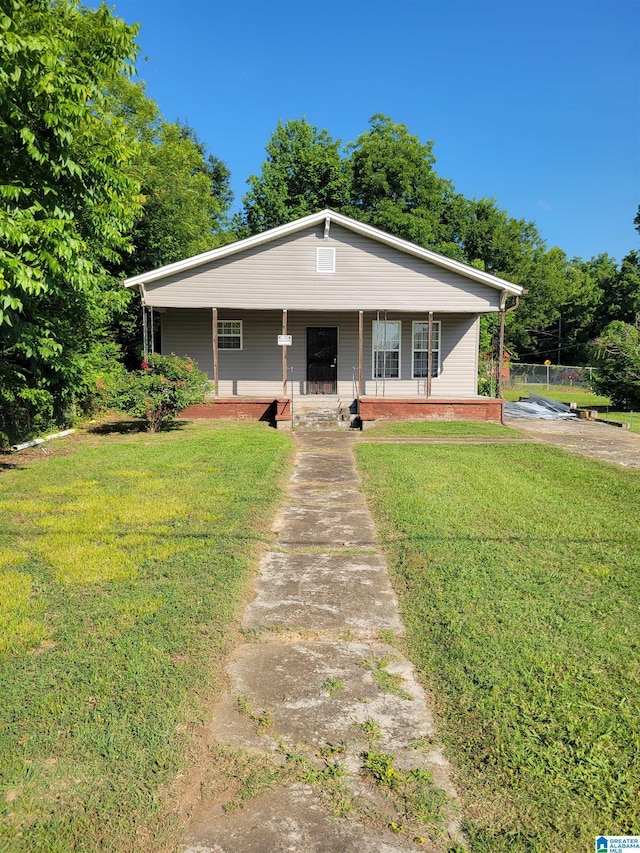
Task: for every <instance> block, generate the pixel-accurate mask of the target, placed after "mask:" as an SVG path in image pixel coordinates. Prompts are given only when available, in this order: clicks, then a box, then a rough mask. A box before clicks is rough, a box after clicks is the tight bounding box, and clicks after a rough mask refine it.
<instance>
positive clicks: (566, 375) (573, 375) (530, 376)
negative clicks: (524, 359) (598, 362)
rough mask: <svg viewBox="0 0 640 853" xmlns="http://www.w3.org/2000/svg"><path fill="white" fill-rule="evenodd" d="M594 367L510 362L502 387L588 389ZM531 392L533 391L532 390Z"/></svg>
mask: <svg viewBox="0 0 640 853" xmlns="http://www.w3.org/2000/svg"><path fill="white" fill-rule="evenodd" d="M594 373H595V368H594V367H568V366H566V365H562V364H522V363H518V362H513V361H512V362H511V364H510V365H509V370H508V375H507V376H506V377H505V378H504V383H503V384H504V386H505V387H506V388H512V387H513V386H516V385H538V386H544V387H545V388H548V387H549V386H550V385H564V386H566V387H568V388H569V387H574V386H578V387H582V388H590V387H591V380H592V378H593V374H594ZM532 390H533V389H532Z"/></svg>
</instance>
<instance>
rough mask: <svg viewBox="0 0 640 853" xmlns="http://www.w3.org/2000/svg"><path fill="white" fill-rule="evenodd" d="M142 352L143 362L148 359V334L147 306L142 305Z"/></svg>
mask: <svg viewBox="0 0 640 853" xmlns="http://www.w3.org/2000/svg"><path fill="white" fill-rule="evenodd" d="M142 352H143V354H144V360H145V361H146V360H147V358H148V357H149V332H148V328H147V306H146V305H145V304H144V302H143V303H142Z"/></svg>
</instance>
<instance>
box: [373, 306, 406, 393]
mask: <svg viewBox="0 0 640 853" xmlns="http://www.w3.org/2000/svg"><path fill="white" fill-rule="evenodd" d="M383 323H395V324H396V325H397V326H398V349H397V353H398V375H397V376H376V352H396V350H395V349H394V350H377V349H376V326H377V325H378V324H380V325H382V324H383ZM371 375H372V377H373V378H374V379H385V380H386V379H400V377H401V375H402V320H373V322H372V324H371Z"/></svg>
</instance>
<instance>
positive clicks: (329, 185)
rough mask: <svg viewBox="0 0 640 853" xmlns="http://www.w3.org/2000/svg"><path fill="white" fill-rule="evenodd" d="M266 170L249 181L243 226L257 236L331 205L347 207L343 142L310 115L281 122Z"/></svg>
mask: <svg viewBox="0 0 640 853" xmlns="http://www.w3.org/2000/svg"><path fill="white" fill-rule="evenodd" d="M266 151H267V159H266V160H265V161H264V163H263V164H262V173H261V174H260V175H259V176H257V175H251V176H250V177H249V179H248V180H247V183H248V184H249V190H248V192H247V194H246V195H245V197H244V199H243V205H244V207H243V220H242V226H244V229H246V231H247V233H249V234H257V233H259V232H261V231H266V230H267V229H269V228H275V227H276V226H277V225H283V224H284V223H285V222H291V221H293V220H294V219H298V218H300V217H301V216H306V215H307V214H309V213H315V212H316V211H317V210H322V209H323V208H325V207H330V208H333V209H335V210H341V209H342V208H343V207H344V204H345V200H346V177H345V171H344V164H343V162H342V159H341V156H340V140H334V139H332V137H331V136H330V135H329V133H328V132H327V131H326V130H318V128H317V127H315V126H314V125H312V124H309V122H308V121H307V120H306V118H301V119H294V120H292V121H287V122H285V123H284V124H282V122H278V126H277V127H276V129H275V131H274V132H273V134H272V135H271V138H270V139H269V141H268V142H267V146H266Z"/></svg>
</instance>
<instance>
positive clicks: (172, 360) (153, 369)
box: [111, 354, 211, 432]
mask: <svg viewBox="0 0 640 853" xmlns="http://www.w3.org/2000/svg"><path fill="white" fill-rule="evenodd" d="M210 388H211V385H210V382H209V379H208V377H207V375H206V373H203V372H202V371H201V370H198V367H197V365H196V363H195V362H194V361H193V360H192V359H190V358H180V357H179V356H177V355H173V354H172V355H150V356H149V358H148V359H146V360H145V361H143V362H142V364H141V365H140V370H134V371H132V372H131V373H127V374H126V375H125V377H124V378H123V380H122V381H121V382H120V383H119V385H118V387H117V389H116V390H115V391H114V392H113V394H112V399H111V405H112V406H113V408H114V409H118V410H120V411H121V412H126V413H127V414H128V415H134V416H135V417H138V418H144V419H145V420H146V421H147V427H148V429H149V432H157V431H158V430H159V429H160V428H161V427H162V426H163V425H164V424H166V423H168V422H169V421H171V420H173V419H174V418H175V417H176V415H179V414H180V412H181V411H182V410H183V409H186V407H187V406H190V405H192V404H193V403H202V402H203V400H204V398H205V396H206V394H207V392H208V391H209V390H210Z"/></svg>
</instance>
